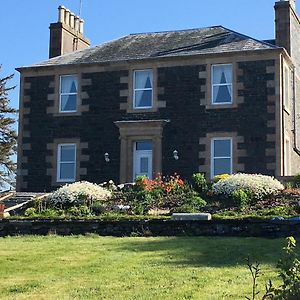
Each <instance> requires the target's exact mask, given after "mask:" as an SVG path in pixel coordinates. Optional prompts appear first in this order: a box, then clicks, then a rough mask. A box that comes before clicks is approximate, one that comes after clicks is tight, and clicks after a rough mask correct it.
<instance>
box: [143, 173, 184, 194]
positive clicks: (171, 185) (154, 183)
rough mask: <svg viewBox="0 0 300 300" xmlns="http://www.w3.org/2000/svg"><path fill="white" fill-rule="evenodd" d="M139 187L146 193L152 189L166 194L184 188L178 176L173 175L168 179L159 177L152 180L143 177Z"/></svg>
mask: <svg viewBox="0 0 300 300" xmlns="http://www.w3.org/2000/svg"><path fill="white" fill-rule="evenodd" d="M141 185H142V187H143V188H144V189H145V190H146V191H152V190H153V189H162V190H163V191H164V192H166V193H171V192H173V191H177V190H178V189H180V188H182V187H184V185H185V183H184V181H183V180H182V179H181V178H180V176H179V175H177V174H174V176H170V177H165V176H161V175H159V176H157V177H156V178H154V179H152V180H151V179H149V178H147V177H145V178H143V179H142V180H141Z"/></svg>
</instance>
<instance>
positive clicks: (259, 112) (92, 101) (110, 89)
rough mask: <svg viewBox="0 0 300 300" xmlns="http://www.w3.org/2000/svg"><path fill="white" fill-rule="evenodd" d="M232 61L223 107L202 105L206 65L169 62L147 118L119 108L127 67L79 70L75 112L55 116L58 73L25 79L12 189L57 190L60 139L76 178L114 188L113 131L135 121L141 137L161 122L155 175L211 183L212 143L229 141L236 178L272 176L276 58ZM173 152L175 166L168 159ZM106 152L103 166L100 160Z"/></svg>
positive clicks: (117, 147)
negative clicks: (73, 157) (72, 153)
mask: <svg viewBox="0 0 300 300" xmlns="http://www.w3.org/2000/svg"><path fill="white" fill-rule="evenodd" d="M254 58H255V57H254ZM229 59H230V58H228V59H227V61H228V60H229ZM235 60H236V62H235V70H234V73H235V74H236V79H237V82H236V83H234V90H235V92H234V94H235V95H236V99H235V103H233V104H232V105H231V106H229V107H225V108H215V107H211V106H209V105H207V103H208V102H209V99H208V98H209V97H208V96H207V91H208V90H209V89H210V83H209V80H210V79H209V78H208V75H207V74H208V73H207V69H208V68H209V65H208V64H205V63H203V64H189V62H186V63H185V65H182V66H176V61H174V62H172V63H169V64H167V65H166V66H163V65H162V66H161V67H158V68H157V71H156V72H157V79H156V80H157V91H159V92H157V103H164V104H163V105H162V107H157V109H156V110H155V111H150V112H147V111H143V112H136V111H135V112H127V110H126V109H123V107H125V105H128V99H129V98H130V94H128V92H124V91H128V90H129V89H130V86H129V80H127V79H126V80H125V78H128V76H129V73H130V71H129V70H128V69H127V70H126V69H123V70H119V71H109V70H107V69H106V70H104V71H102V72H95V71H93V72H85V71H84V70H82V72H81V73H80V74H81V76H80V82H81V88H80V95H81V103H80V108H79V109H78V110H79V113H76V114H75V115H72V114H71V115H68V116H61V115H60V114H58V112H57V110H58V105H57V103H56V102H57V101H58V97H57V96H55V94H57V93H58V91H57V89H58V88H57V87H56V88H55V86H57V84H56V83H55V82H56V81H57V80H58V79H57V78H58V76H57V75H55V76H37V77H24V97H23V109H22V110H21V112H22V116H23V118H22V120H23V121H22V130H21V133H22V134H21V138H22V140H21V143H20V145H21V149H22V151H21V152H20V153H19V158H20V160H19V169H20V170H21V172H20V173H19V177H18V182H19V185H18V189H19V190H23V191H49V190H53V189H54V188H55V187H56V186H58V185H59V184H58V183H57V182H56V179H55V176H56V175H55V174H56V163H57V158H56V151H57V149H56V147H57V144H58V141H59V142H65V143H67V142H70V141H73V142H74V141H75V142H76V144H78V147H77V148H78V151H79V152H78V155H77V160H78V169H77V177H76V180H88V181H91V182H97V183H100V182H103V181H107V180H110V179H112V180H114V181H115V182H120V170H121V169H122V166H121V165H122V163H121V159H122V154H120V152H122V151H121V149H122V147H121V136H122V134H121V131H120V130H121V129H120V128H118V127H120V125H118V126H116V125H117V124H119V123H122V122H123V123H125V124H126V122H133V121H134V122H137V124H138V125H137V126H138V128H139V130H141V132H143V135H144V136H145V135H146V136H147V134H146V133H147V132H148V131H147V128H148V127H149V120H152V121H151V122H152V123H153V122H160V123H161V122H163V123H164V125H159V126H163V127H161V129H159V128H160V127H157V128H158V131H156V130H155V129H153V130H152V131H153V132H152V133H151V132H150V133H149V136H150V137H151V138H153V139H155V138H159V139H161V141H160V142H159V144H158V145H159V147H160V148H161V149H160V150H159V151H158V152H159V153H158V152H157V153H158V154H157V157H159V159H158V162H157V166H158V167H157V170H158V171H157V172H156V173H163V174H169V175H170V174H174V173H178V174H180V175H181V176H182V177H184V178H190V176H191V175H192V174H193V173H195V172H203V173H205V174H206V176H207V177H208V178H210V175H211V174H210V157H211V153H210V140H211V138H213V137H222V136H229V137H232V138H233V143H234V150H233V171H234V172H241V171H242V172H248V173H263V174H269V175H276V174H275V169H276V164H275V163H276V147H275V143H276V135H275V133H276V117H275V59H266V60H251V61H239V60H238V59H235ZM204 62H205V61H204ZM70 73H72V72H70ZM162 120H163V121H162ZM145 122H148V125H145V124H146V123H145ZM160 123H159V124H160ZM36 124H39V126H36ZM145 126H146V127H145ZM153 128H155V127H153ZM130 130H131V132H132V134H133V138H131V139H129V141H130V140H134V137H135V136H137V135H138V136H141V134H139V133H134V130H133V129H130ZM132 130H133V131H132ZM159 136H160V137H159ZM174 149H177V151H178V153H179V156H180V159H179V160H174V157H173V151H174ZM128 151H129V150H128ZM106 152H107V153H109V155H110V162H109V163H107V162H105V160H104V159H103V155H104V153H106ZM124 153H125V152H124ZM124 153H123V154H124ZM131 153H132V150H131ZM126 155H127V156H128V155H129V157H130V155H131V154H130V153H129V154H126ZM123 158H124V157H123ZM128 159H129V160H130V158H128ZM124 168H125V171H123V172H126V169H127V168H128V166H127V167H126V164H125V165H124V166H123V169H124ZM131 172H132V171H130V172H129V175H128V176H129V177H128V176H127V175H124V176H123V177H122V176H121V182H124V181H129V180H130V174H131ZM121 173H122V171H121ZM42 178H43V179H42ZM122 178H123V179H122ZM41 179H42V180H41Z"/></svg>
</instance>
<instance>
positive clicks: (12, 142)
mask: <svg viewBox="0 0 300 300" xmlns="http://www.w3.org/2000/svg"><path fill="white" fill-rule="evenodd" d="M0 70H1V65H0ZM13 76H14V75H13V74H12V75H10V76H7V77H4V78H0V185H2V186H3V185H5V183H6V184H9V185H11V182H12V179H13V178H14V174H15V171H16V163H15V162H14V161H13V160H12V156H13V155H14V154H16V145H17V133H16V130H15V129H14V128H13V125H14V124H15V123H16V118H15V116H16V113H17V110H16V109H14V108H12V107H10V101H9V98H8V92H9V91H11V90H13V89H14V88H15V86H12V87H7V83H8V81H9V80H11V79H12V78H13Z"/></svg>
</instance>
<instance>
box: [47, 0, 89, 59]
mask: <svg viewBox="0 0 300 300" xmlns="http://www.w3.org/2000/svg"><path fill="white" fill-rule="evenodd" d="M83 24H84V21H83V20H82V19H81V18H80V17H78V16H76V15H75V14H74V13H72V12H71V11H70V10H68V9H66V8H65V7H64V6H59V7H58V22H57V23H51V24H50V47H49V58H52V57H55V56H60V55H63V54H66V53H70V52H73V51H76V50H81V49H85V48H88V47H89V46H90V41H89V40H88V39H87V38H86V37H84V35H83Z"/></svg>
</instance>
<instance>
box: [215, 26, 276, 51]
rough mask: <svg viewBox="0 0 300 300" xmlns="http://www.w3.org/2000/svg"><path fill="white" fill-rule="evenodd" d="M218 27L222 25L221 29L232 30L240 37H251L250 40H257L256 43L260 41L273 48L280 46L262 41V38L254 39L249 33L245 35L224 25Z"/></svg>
mask: <svg viewBox="0 0 300 300" xmlns="http://www.w3.org/2000/svg"><path fill="white" fill-rule="evenodd" d="M220 27H222V28H223V29H225V30H228V31H230V32H232V33H234V34H236V35H239V36H241V37H244V38H249V39H251V40H254V41H256V42H258V43H261V44H264V45H267V46H271V47H273V48H280V47H278V46H276V45H273V44H270V43H267V42H265V41H263V40H259V39H256V38H254V37H252V36H250V35H247V34H243V33H240V32H237V31H235V30H232V29H230V28H227V27H225V26H222V25H220Z"/></svg>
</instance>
